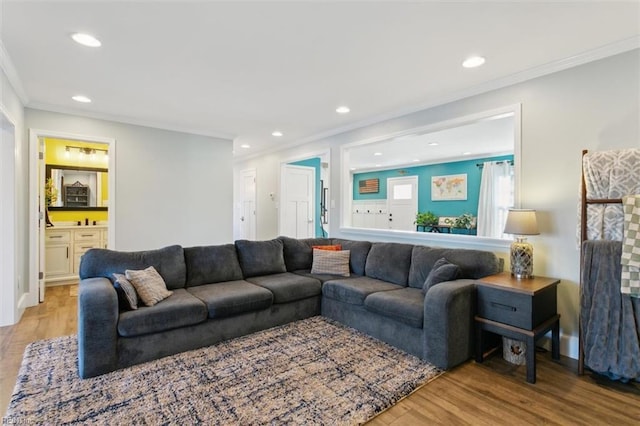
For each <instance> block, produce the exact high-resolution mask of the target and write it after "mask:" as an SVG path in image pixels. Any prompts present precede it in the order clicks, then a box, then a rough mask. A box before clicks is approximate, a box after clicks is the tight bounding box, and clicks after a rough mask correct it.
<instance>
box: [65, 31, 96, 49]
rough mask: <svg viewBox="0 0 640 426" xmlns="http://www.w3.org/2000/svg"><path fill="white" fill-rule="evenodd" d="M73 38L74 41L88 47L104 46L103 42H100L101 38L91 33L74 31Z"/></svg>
mask: <svg viewBox="0 0 640 426" xmlns="http://www.w3.org/2000/svg"><path fill="white" fill-rule="evenodd" d="M71 38H72V39H73V41H75V42H76V43H79V44H81V45H83V46H88V47H100V46H102V43H101V42H100V40H98V39H97V38H95V37H94V36H92V35H91V34H84V33H74V34H71Z"/></svg>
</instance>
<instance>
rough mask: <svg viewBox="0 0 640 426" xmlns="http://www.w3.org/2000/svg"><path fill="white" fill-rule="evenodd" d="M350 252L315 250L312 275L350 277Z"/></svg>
mask: <svg viewBox="0 0 640 426" xmlns="http://www.w3.org/2000/svg"><path fill="white" fill-rule="evenodd" d="M350 255H351V252H350V251H349V250H341V251H333V250H319V249H313V264H312V265H311V273H312V274H330V275H340V276H343V277H348V276H350V273H349V256H350Z"/></svg>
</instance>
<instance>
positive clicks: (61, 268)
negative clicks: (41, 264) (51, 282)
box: [44, 230, 71, 278]
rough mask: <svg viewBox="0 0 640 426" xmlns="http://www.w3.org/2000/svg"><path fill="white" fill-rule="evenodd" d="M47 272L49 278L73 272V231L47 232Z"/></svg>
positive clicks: (45, 247)
mask: <svg viewBox="0 0 640 426" xmlns="http://www.w3.org/2000/svg"><path fill="white" fill-rule="evenodd" d="M44 251H45V274H46V277H47V278H60V277H65V276H67V275H69V274H70V273H71V231H49V230H47V231H46V232H45V243H44Z"/></svg>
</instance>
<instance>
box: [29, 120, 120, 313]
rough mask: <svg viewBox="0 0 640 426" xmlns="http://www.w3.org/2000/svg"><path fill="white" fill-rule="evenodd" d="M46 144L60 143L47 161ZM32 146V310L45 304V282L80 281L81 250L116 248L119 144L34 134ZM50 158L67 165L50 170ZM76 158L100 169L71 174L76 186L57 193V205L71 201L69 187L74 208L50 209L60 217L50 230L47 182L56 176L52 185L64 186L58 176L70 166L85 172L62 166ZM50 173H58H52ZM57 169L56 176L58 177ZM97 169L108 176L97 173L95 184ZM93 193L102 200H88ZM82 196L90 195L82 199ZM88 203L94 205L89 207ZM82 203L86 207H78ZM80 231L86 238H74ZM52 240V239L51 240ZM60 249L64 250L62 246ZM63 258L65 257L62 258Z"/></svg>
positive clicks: (52, 133) (42, 132) (96, 138)
mask: <svg viewBox="0 0 640 426" xmlns="http://www.w3.org/2000/svg"><path fill="white" fill-rule="evenodd" d="M45 140H55V141H56V142H57V144H54V145H52V146H55V150H56V151H59V152H56V153H53V152H49V157H47V152H46V149H45ZM29 144H30V150H31V152H32V153H33V154H32V155H31V158H30V176H29V181H30V183H29V185H30V193H31V194H33V195H32V197H31V199H30V212H31V218H32V221H31V222H30V224H29V228H30V244H29V246H30V252H29V261H30V273H29V276H30V285H29V297H30V299H31V302H32V303H31V305H35V304H37V303H38V301H40V302H42V301H44V297H45V291H46V286H47V281H50V282H52V283H53V284H55V283H58V284H64V283H68V282H69V280H71V281H74V282H77V270H78V266H79V263H80V258H81V256H82V254H83V250H84V251H86V250H88V249H89V248H94V247H104V248H106V247H109V248H113V247H115V189H116V187H115V181H116V180H115V178H116V176H115V139H113V138H106V137H99V136H85V135H76V134H71V133H65V132H57V131H47V130H36V129H31V130H30V131H29ZM52 149H54V148H52ZM52 154H56V156H58V157H59V158H58V159H57V160H56V161H57V162H58V163H63V165H60V166H58V168H55V167H51V165H49V167H46V164H45V163H46V162H47V160H50V159H51V158H52ZM74 157H75V159H76V160H78V161H80V159H83V160H84V161H86V162H87V163H88V164H91V165H96V167H85V168H84V169H94V170H92V171H91V172H89V171H88V170H80V171H74V172H72V173H70V174H69V176H73V180H74V182H68V183H70V184H71V185H64V187H62V186H61V187H59V188H57V194H56V195H57V197H60V199H59V200H56V203H63V200H64V199H65V197H66V198H69V197H70V194H72V192H71V191H70V189H71V188H69V187H71V186H73V184H75V187H74V188H73V193H76V195H75V198H73V200H71V199H69V200H67V201H69V203H71V202H72V201H73V202H74V203H76V204H75V205H74V204H70V205H69V206H65V205H62V206H61V205H59V204H58V205H55V206H52V209H51V210H54V209H56V214H57V215H59V216H57V222H58V226H54V227H47V218H48V212H47V208H48V207H49V205H51V202H52V201H51V195H52V194H51V190H52V188H51V184H52V183H51V182H50V184H49V185H46V184H45V181H46V180H47V178H53V177H55V179H52V181H57V182H64V180H63V179H61V177H60V176H62V175H63V172H62V170H68V168H69V167H71V168H76V169H78V168H79V169H83V168H82V167H75V166H70V165H64V162H65V161H71V160H72V159H73V158H74ZM98 166H100V167H98ZM65 167H67V169H65ZM52 169H54V170H53V171H52ZM55 170H57V172H54V171H55ZM96 170H98V171H102V170H108V171H110V173H106V172H104V173H103V172H100V173H102V174H99V175H98V174H96V176H95V177H94V178H93V179H91V177H90V176H93V175H92V173H98V172H97V171H96ZM85 174H86V175H87V176H88V177H87V179H88V181H87V182H84V181H83V176H84V175H85ZM54 175H55V176H54ZM89 181H90V182H95V185H96V187H95V188H94V189H93V190H92V189H91V187H90V184H89ZM83 191H84V192H83ZM90 193H95V194H99V195H96V196H94V197H90V196H89V194H90ZM83 194H85V195H86V196H85V197H83ZM84 198H86V199H87V200H93V201H86V203H85V202H84V201H83V200H84ZM78 203H83V204H82V205H81V206H79V205H78ZM63 204H64V203H63ZM85 204H86V205H85ZM107 212H108V215H107ZM54 219H56V218H54ZM54 222H55V220H54V221H52V223H54ZM94 222H95V226H96V227H94V228H91V229H90V231H91V232H88V231H89V228H87V226H94ZM78 223H80V226H78ZM104 224H106V226H102V228H104V229H102V228H101V225H104ZM74 226H75V227H76V228H74ZM81 226H82V227H83V228H81ZM80 230H82V231H83V235H81V236H76V235H75V234H76V233H77V232H80ZM85 231H87V232H85ZM54 234H55V235H54ZM85 234H86V235H89V234H91V237H89V236H85ZM48 237H51V240H50V241H49V240H48ZM76 239H78V241H79V242H80V241H81V240H82V244H75V242H76ZM89 240H90V241H89ZM47 242H48V243H50V244H47ZM62 245H65V246H64V247H62ZM59 246H60V247H59ZM47 253H49V254H51V255H52V256H53V255H54V254H55V255H56V256H55V257H56V258H55V259H54V258H51V259H48V258H47ZM61 253H64V257H62V255H61ZM60 265H62V269H60ZM47 270H49V273H50V276H49V280H47ZM51 271H53V272H51Z"/></svg>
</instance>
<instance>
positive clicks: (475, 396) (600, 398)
mask: <svg viewBox="0 0 640 426" xmlns="http://www.w3.org/2000/svg"><path fill="white" fill-rule="evenodd" d="M76 304H77V286H75V285H71V286H58V287H51V288H47V297H46V301H45V303H41V304H40V305H38V306H36V307H33V308H29V309H27V310H26V312H25V314H24V315H23V317H22V320H21V321H20V323H18V324H16V325H14V326H10V327H0V413H1V414H3V415H4V413H5V412H6V409H7V406H8V404H9V400H10V398H11V393H12V392H13V386H14V384H15V381H16V377H17V374H18V370H19V368H20V363H21V361H22V354H23V351H24V348H25V346H26V345H27V344H28V343H30V342H32V341H35V340H38V339H46V338H51V337H57V336H64V335H69V334H75V333H76V330H77V306H76ZM498 355H499V354H498ZM537 357H538V358H537V359H538V374H537V383H536V384H534V385H532V384H528V383H527V382H526V371H525V367H524V366H513V365H511V364H508V363H506V362H505V361H503V360H502V358H501V357H500V356H493V357H490V358H489V359H487V360H486V361H485V362H484V363H483V364H477V363H475V362H474V361H469V362H467V363H466V364H464V365H462V366H460V367H458V368H455V369H454V370H452V371H448V372H446V373H445V374H444V375H442V376H441V377H439V378H437V379H436V380H434V381H432V382H430V383H428V384H426V385H425V386H423V387H422V388H420V389H418V390H417V391H416V392H414V393H413V394H412V395H410V396H409V397H407V398H405V399H404V400H402V401H400V402H399V403H397V404H396V405H394V406H393V407H391V408H390V409H389V410H387V411H385V412H384V413H382V414H380V415H379V416H378V417H376V418H374V419H372V420H371V421H370V422H369V425H372V426H382V425H385V426H386V425H393V426H396V425H397V426H399V425H402V426H410V425H427V424H429V425H431V424H446V425H496V424H500V425H502V424H517V425H529V424H531V425H543V424H544V425H547V424H550V425H552V424H558V425H638V424H640V384H638V383H632V384H622V383H619V382H610V381H608V380H604V379H601V378H599V377H597V376H592V375H588V374H587V375H584V376H578V375H577V374H576V371H577V368H576V365H575V364H576V363H575V360H572V359H569V358H564V357H563V358H562V360H561V361H560V362H554V361H552V360H551V356H550V354H548V353H544V354H542V353H541V354H537Z"/></svg>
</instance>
